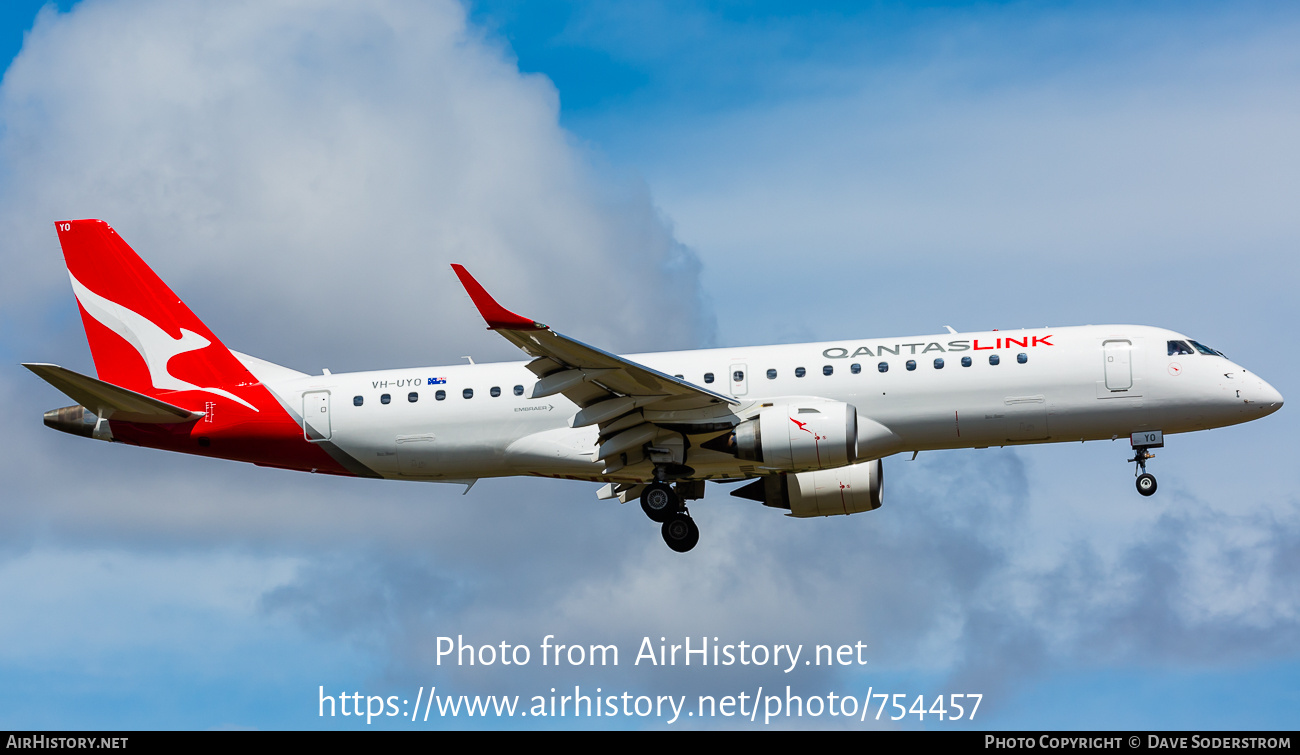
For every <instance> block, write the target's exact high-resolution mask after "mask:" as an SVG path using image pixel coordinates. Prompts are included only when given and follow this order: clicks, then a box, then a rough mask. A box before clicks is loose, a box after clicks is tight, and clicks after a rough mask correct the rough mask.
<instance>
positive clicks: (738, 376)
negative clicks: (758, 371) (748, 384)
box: [731, 370, 745, 383]
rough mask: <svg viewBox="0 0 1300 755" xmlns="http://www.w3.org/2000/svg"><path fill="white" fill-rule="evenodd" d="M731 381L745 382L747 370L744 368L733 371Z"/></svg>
mask: <svg viewBox="0 0 1300 755" xmlns="http://www.w3.org/2000/svg"><path fill="white" fill-rule="evenodd" d="M731 382H733V383H743V382H745V371H744V370H736V371H735V372H733V373H731Z"/></svg>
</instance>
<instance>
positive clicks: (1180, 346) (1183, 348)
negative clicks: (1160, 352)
mask: <svg viewBox="0 0 1300 755" xmlns="http://www.w3.org/2000/svg"><path fill="white" fill-rule="evenodd" d="M1191 353H1192V347H1191V346H1188V345H1187V342H1186V341H1170V342H1169V356H1171V357H1172V356H1175V355H1177V354H1191Z"/></svg>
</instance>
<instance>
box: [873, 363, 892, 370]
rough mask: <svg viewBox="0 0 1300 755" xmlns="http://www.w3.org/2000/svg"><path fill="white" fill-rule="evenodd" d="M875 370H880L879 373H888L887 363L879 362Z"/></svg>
mask: <svg viewBox="0 0 1300 755" xmlns="http://www.w3.org/2000/svg"><path fill="white" fill-rule="evenodd" d="M876 369H878V370H880V371H881V372H889V362H881V363H880V364H878V365H876Z"/></svg>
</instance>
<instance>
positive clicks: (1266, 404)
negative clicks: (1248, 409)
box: [1255, 378, 1283, 417]
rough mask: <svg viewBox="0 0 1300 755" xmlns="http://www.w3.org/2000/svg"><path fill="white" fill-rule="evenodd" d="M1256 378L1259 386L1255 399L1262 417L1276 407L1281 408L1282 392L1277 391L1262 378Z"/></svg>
mask: <svg viewBox="0 0 1300 755" xmlns="http://www.w3.org/2000/svg"><path fill="white" fill-rule="evenodd" d="M1256 380H1259V387H1258V392H1257V394H1256V395H1257V397H1258V398H1256V399H1255V401H1256V404H1257V406H1259V411H1260V416H1261V417H1262V416H1264V415H1266V414H1272V413H1273V412H1275V411H1277V410H1278V409H1281V408H1282V404H1283V400H1282V394H1281V393H1278V392H1277V389H1276V388H1274V387H1273V386H1271V385H1269V384H1268V383H1266V382H1264V381H1263V380H1260V379H1259V378H1256Z"/></svg>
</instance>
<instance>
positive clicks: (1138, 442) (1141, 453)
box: [1129, 430, 1165, 496]
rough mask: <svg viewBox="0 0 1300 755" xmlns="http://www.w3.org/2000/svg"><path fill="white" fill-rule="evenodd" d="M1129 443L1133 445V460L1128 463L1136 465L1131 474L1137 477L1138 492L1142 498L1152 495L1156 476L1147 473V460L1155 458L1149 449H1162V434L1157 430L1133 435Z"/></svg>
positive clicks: (1163, 443)
mask: <svg viewBox="0 0 1300 755" xmlns="http://www.w3.org/2000/svg"><path fill="white" fill-rule="evenodd" d="M1130 441H1131V442H1132V444H1133V458H1131V459H1129V461H1130V462H1136V463H1137V467H1135V468H1134V469H1133V474H1134V475H1136V476H1137V489H1138V492H1139V493H1141V494H1142V495H1144V496H1149V495H1152V494H1154V493H1155V492H1156V476H1155V475H1153V474H1150V473H1148V472H1147V459H1151V458H1154V457H1155V454H1153V453H1151V449H1153V448H1163V447H1164V445H1165V439H1164V434H1163V433H1161V432H1160V431H1159V430H1155V431H1151V432H1142V433H1133V434H1132V435H1131V436H1130Z"/></svg>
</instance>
